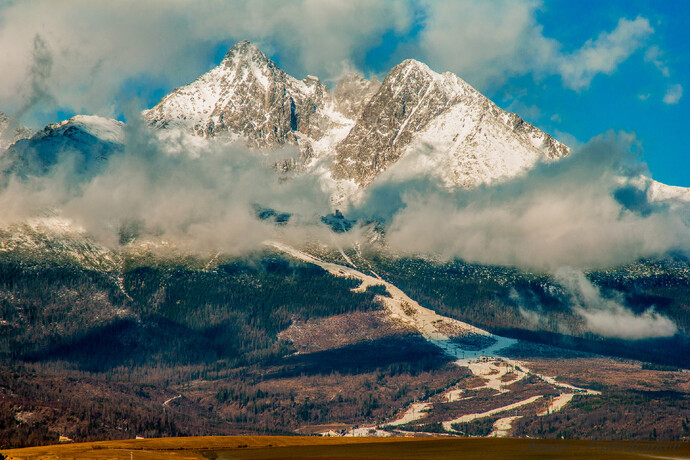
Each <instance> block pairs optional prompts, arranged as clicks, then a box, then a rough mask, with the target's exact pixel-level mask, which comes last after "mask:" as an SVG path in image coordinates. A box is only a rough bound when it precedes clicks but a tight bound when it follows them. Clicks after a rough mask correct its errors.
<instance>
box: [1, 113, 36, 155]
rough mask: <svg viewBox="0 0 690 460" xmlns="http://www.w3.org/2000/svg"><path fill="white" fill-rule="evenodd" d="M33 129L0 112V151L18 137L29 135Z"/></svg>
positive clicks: (18, 138)
mask: <svg viewBox="0 0 690 460" xmlns="http://www.w3.org/2000/svg"><path fill="white" fill-rule="evenodd" d="M32 134H33V131H31V130H30V129H29V128H27V127H26V126H24V125H22V124H21V123H19V122H18V121H17V120H15V119H13V118H10V117H8V116H7V115H5V114H4V113H2V112H0V153H1V152H3V151H4V150H6V149H7V147H9V146H10V145H12V144H14V143H15V142H17V141H18V140H20V139H26V138H27V137H31V135H32Z"/></svg>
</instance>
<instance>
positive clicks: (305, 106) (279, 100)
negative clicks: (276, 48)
mask: <svg viewBox="0 0 690 460" xmlns="http://www.w3.org/2000/svg"><path fill="white" fill-rule="evenodd" d="M330 99H331V96H330V92H329V90H328V87H326V86H325V85H323V84H322V83H321V82H320V81H319V80H318V79H316V78H313V77H312V78H309V77H307V78H305V79H304V80H302V81H300V80H297V79H295V78H293V77H291V76H290V75H288V74H286V73H285V72H284V71H283V70H281V69H280V68H279V67H278V66H277V65H276V64H275V63H274V62H273V61H271V60H270V59H269V58H268V57H266V55H265V54H263V53H262V52H261V51H260V50H259V49H258V48H257V47H256V46H254V45H253V44H251V43H250V42H248V41H243V42H240V43H237V44H236V45H234V46H233V47H232V48H231V49H230V50H229V51H228V53H227V54H226V56H225V58H224V59H223V61H222V62H221V63H220V65H219V66H218V67H216V68H214V69H211V70H210V71H209V72H207V73H206V74H204V75H202V76H201V77H199V78H198V79H197V80H196V81H194V82H192V83H190V84H189V85H186V86H183V87H181V88H177V89H176V90H175V91H173V92H172V93H170V94H169V95H167V96H166V97H164V98H163V99H162V100H161V101H160V102H159V103H158V104H157V105H156V106H155V107H154V108H152V109H151V110H148V111H145V112H144V113H143V116H144V119H146V120H147V121H148V122H149V123H150V124H151V125H153V126H155V127H158V128H167V129H183V130H186V131H191V132H192V133H194V134H196V135H198V136H202V137H219V136H220V137H228V138H235V137H242V138H244V139H246V140H247V142H248V144H249V145H251V146H254V147H269V148H271V147H275V146H280V145H284V144H293V145H297V146H298V147H299V149H300V153H301V155H302V158H303V159H304V160H306V159H308V158H310V157H311V156H312V153H313V149H312V143H313V142H314V141H316V140H319V139H321V138H322V137H323V135H324V132H323V129H324V128H323V127H324V125H325V124H327V120H326V117H327V114H325V107H327V106H328V105H329V103H330Z"/></svg>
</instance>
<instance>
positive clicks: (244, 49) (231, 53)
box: [223, 40, 270, 62]
mask: <svg viewBox="0 0 690 460" xmlns="http://www.w3.org/2000/svg"><path fill="white" fill-rule="evenodd" d="M245 58H249V59H252V60H254V59H259V60H264V61H270V59H269V58H268V57H267V56H266V55H265V54H264V53H263V52H262V51H261V50H260V49H259V47H258V46H256V45H255V44H253V43H252V42H250V41H249V40H242V41H241V42H237V43H235V44H234V45H232V47H231V48H230V49H229V50H228V52H227V53H225V57H224V58H223V62H226V61H229V60H230V61H233V60H237V59H245Z"/></svg>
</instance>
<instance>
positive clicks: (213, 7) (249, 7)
mask: <svg viewBox="0 0 690 460" xmlns="http://www.w3.org/2000/svg"><path fill="white" fill-rule="evenodd" d="M412 17H413V15H412V14H411V13H410V12H409V6H408V5H407V4H406V3H399V2H384V1H367V0H355V1H348V2H342V1H337V0H326V1H317V0H299V1H292V2H284V1H280V0H270V1H262V2H258V1H257V2H245V1H240V0H234V1H227V2H215V1H201V2H196V1H183V2H172V3H171V2H166V1H162V0H151V1H136V0H122V1H118V2H91V1H84V0H66V1H63V2H60V6H59V8H56V7H55V3H54V2H53V1H50V0H39V1H32V2H13V3H9V4H5V5H4V6H0V49H2V53H0V69H2V84H1V85H0V110H2V111H4V112H8V113H11V114H12V113H16V112H19V111H20V109H21V108H23V107H26V106H27V105H28V103H29V101H31V100H32V98H33V97H34V96H35V92H34V91H33V88H32V85H31V84H29V83H27V82H31V81H32V79H34V77H33V75H35V72H34V70H35V69H33V68H32V66H34V67H35V60H34V59H33V55H34V43H35V39H36V37H39V40H41V41H42V42H43V43H44V44H45V50H47V51H49V52H50V54H49V57H50V59H52V62H53V65H52V68H51V69H50V70H51V71H50V72H49V73H48V74H47V75H46V76H45V78H44V79H43V81H42V82H43V83H44V85H43V86H42V88H43V89H45V90H46V91H49V93H50V94H52V95H53V96H54V97H55V104H56V106H57V107H66V108H71V109H73V110H75V111H76V112H79V113H89V114H100V115H105V116H112V115H113V113H114V111H115V110H122V107H114V106H113V104H115V103H116V102H119V103H122V101H117V96H118V94H119V93H120V92H121V91H122V88H123V84H124V83H125V82H127V81H128V80H130V79H133V78H140V77H148V78H153V79H154V82H155V83H156V84H157V85H159V86H168V87H173V86H179V85H182V84H186V83H188V82H189V81H191V80H193V79H194V78H196V77H197V76H199V75H200V74H201V73H203V72H204V71H206V70H208V69H207V66H208V62H209V57H210V54H211V53H213V52H214V47H215V45H216V44H217V43H220V42H223V41H225V42H227V43H228V44H229V45H231V44H232V43H234V42H236V41H240V40H243V39H249V40H252V41H254V42H257V43H258V44H259V45H260V46H261V47H262V48H263V49H264V51H266V52H267V53H271V52H273V51H279V52H280V53H281V55H283V56H284V57H285V59H284V60H285V62H281V65H282V66H283V67H284V68H285V69H286V70H287V71H289V72H291V73H293V74H295V76H296V77H300V78H301V77H303V76H305V75H306V74H307V73H312V74H316V75H320V76H322V77H324V78H325V77H327V76H328V75H329V73H336V72H339V71H340V70H341V69H342V62H343V61H348V60H350V59H352V58H353V56H357V55H358V54H361V53H364V52H365V51H366V50H367V49H369V48H370V47H372V46H376V45H377V44H378V43H379V41H380V37H381V36H382V35H383V33H384V32H386V31H388V30H404V29H405V28H406V27H408V26H409V24H410V20H411V19H412ZM27 121H29V122H31V121H34V120H27Z"/></svg>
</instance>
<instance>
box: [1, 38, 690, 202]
mask: <svg viewBox="0 0 690 460" xmlns="http://www.w3.org/2000/svg"><path fill="white" fill-rule="evenodd" d="M142 117H143V119H144V120H145V121H146V123H147V124H148V125H150V126H151V127H153V128H155V129H156V130H157V131H158V132H159V133H160V134H161V135H162V136H174V135H186V136H192V137H193V138H196V139H197V140H198V141H201V142H203V141H207V140H210V139H217V140H221V141H228V142H231V141H237V140H240V141H241V142H244V143H246V144H247V145H248V146H250V147H252V148H257V149H276V148H280V147H282V146H289V145H293V146H296V147H297V149H298V151H299V158H290V159H287V160H282V161H281V162H280V163H279V164H276V165H275V166H277V167H278V168H279V169H280V170H282V171H288V170H297V171H299V172H300V173H302V174H314V175H316V176H318V178H319V180H321V181H322V183H324V184H326V186H327V187H328V188H329V189H330V190H331V192H332V195H333V202H334V203H335V204H336V205H337V204H342V203H343V202H344V201H346V200H347V199H351V198H352V197H353V196H356V195H357V193H358V192H361V190H363V189H365V188H366V187H367V186H369V185H370V184H371V183H372V182H373V181H374V180H375V179H376V178H377V177H378V176H380V175H381V174H382V173H383V172H384V171H386V170H388V169H390V168H391V167H392V166H394V165H396V163H398V162H399V161H400V160H401V159H403V158H405V159H406V167H407V168H408V170H407V171H406V172H405V174H407V175H409V176H415V175H418V176H421V175H425V176H430V177H434V178H435V179H437V180H439V181H440V182H442V183H443V184H444V185H445V186H447V187H451V188H452V187H464V188H472V187H476V186H478V185H482V184H496V183H500V182H503V181H506V180H508V179H510V178H513V177H516V176H518V175H520V174H522V173H524V172H525V171H527V170H529V169H531V168H533V167H534V166H535V165H537V164H538V163H548V162H554V161H558V160H559V159H562V158H565V157H567V156H568V155H569V154H570V148H569V147H568V146H566V145H564V144H562V143H561V142H559V141H557V140H556V139H554V138H553V137H552V136H550V135H548V134H546V133H544V132H543V131H541V130H539V129H538V128H536V127H535V126H533V125H532V124H530V123H528V122H526V121H524V120H523V119H522V118H520V116H518V115H517V114H514V113H510V112H506V111H504V110H502V109H501V108H499V107H498V106H497V105H496V104H494V103H493V102H491V101H490V100H489V99H488V98H486V97H485V96H483V95H482V94H481V93H479V92H478V91H477V90H475V89H474V88H472V87H471V86H470V85H469V84H467V83H466V82H465V81H463V80H462V79H461V78H459V77H458V76H456V75H454V74H452V73H449V72H445V73H442V74H438V73H436V72H434V71H433V70H431V69H430V68H429V67H428V66H426V65H425V64H423V63H421V62H418V61H415V60H412V59H408V60H406V61H403V62H402V63H400V64H399V65H397V66H395V67H394V68H392V69H391V70H390V71H389V72H388V74H387V75H386V76H385V78H384V79H383V81H379V80H378V79H377V78H376V77H372V78H371V79H370V80H367V79H365V78H363V77H362V76H360V75H358V74H355V73H351V74H348V75H345V76H344V77H342V78H341V79H340V80H339V81H338V82H337V83H336V85H335V86H334V88H333V90H331V89H329V88H328V86H326V85H325V84H323V83H322V82H321V81H320V80H319V78H318V77H314V76H311V75H309V76H307V77H306V78H304V79H303V80H298V79H296V78H294V77H292V76H290V75H288V74H287V73H286V72H284V71H283V70H282V69H280V68H279V67H278V66H277V65H276V64H275V63H274V62H273V61H272V60H271V59H269V58H268V57H267V56H266V55H265V54H264V53H263V52H262V51H261V50H259V49H258V48H257V47H256V46H255V45H253V44H252V43H250V42H248V41H242V42H239V43H237V44H236V45H234V46H233V47H232V48H231V49H230V50H229V51H228V52H227V54H226V55H225V57H224V58H223V60H222V61H221V63H220V64H219V65H218V66H217V67H215V68H213V69H211V70H210V71H209V72H207V73H205V74H204V75H202V76H200V77H199V78H197V79H196V80H195V81H194V82H192V83H190V84H188V85H185V86H182V87H179V88H176V89H175V90H173V91H172V92H171V93H170V94H168V95H167V96H165V97H164V98H163V99H162V100H161V101H160V102H159V103H158V104H156V105H155V106H154V107H153V108H151V109H148V110H144V111H143V112H142ZM123 127H124V125H123V124H122V123H121V122H117V121H115V120H112V119H108V118H104V117H98V116H85V115H78V116H75V117H73V118H71V119H69V120H65V121H62V122H59V123H53V124H50V125H48V126H46V127H45V128H44V129H43V130H41V131H39V132H37V133H32V132H31V131H30V130H29V129H28V128H25V127H23V126H21V125H20V124H19V123H17V122H16V121H13V120H11V119H10V118H8V117H7V116H5V115H1V117H0V139H3V142H4V144H5V147H4V148H5V150H6V153H5V154H3V155H2V160H3V161H2V163H3V164H4V165H5V169H6V170H7V169H9V170H11V171H20V172H22V173H23V174H26V173H33V174H41V173H42V172H43V173H44V172H45V171H46V169H47V168H49V167H50V166H52V165H54V164H55V163H56V162H57V158H56V155H57V152H64V151H68V152H77V153H79V161H80V163H81V168H82V170H90V169H93V168H94V164H96V165H97V164H98V162H99V160H102V159H103V158H105V157H107V156H108V155H109V153H111V152H112V151H117V150H118V149H119V148H120V146H121V144H122V143H123V140H124V133H123ZM2 147H3V146H2V144H0V149H2ZM635 186H637V187H639V188H641V189H642V190H643V191H644V192H645V193H646V194H647V195H648V198H649V199H650V200H651V201H659V200H662V201H663V200H667V199H671V200H677V199H679V200H681V201H690V190H688V189H684V188H680V187H670V186H666V185H664V184H660V183H658V182H655V181H652V180H650V179H648V178H645V177H644V176H641V177H640V179H639V180H638V181H637V183H636V184H635Z"/></svg>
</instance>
